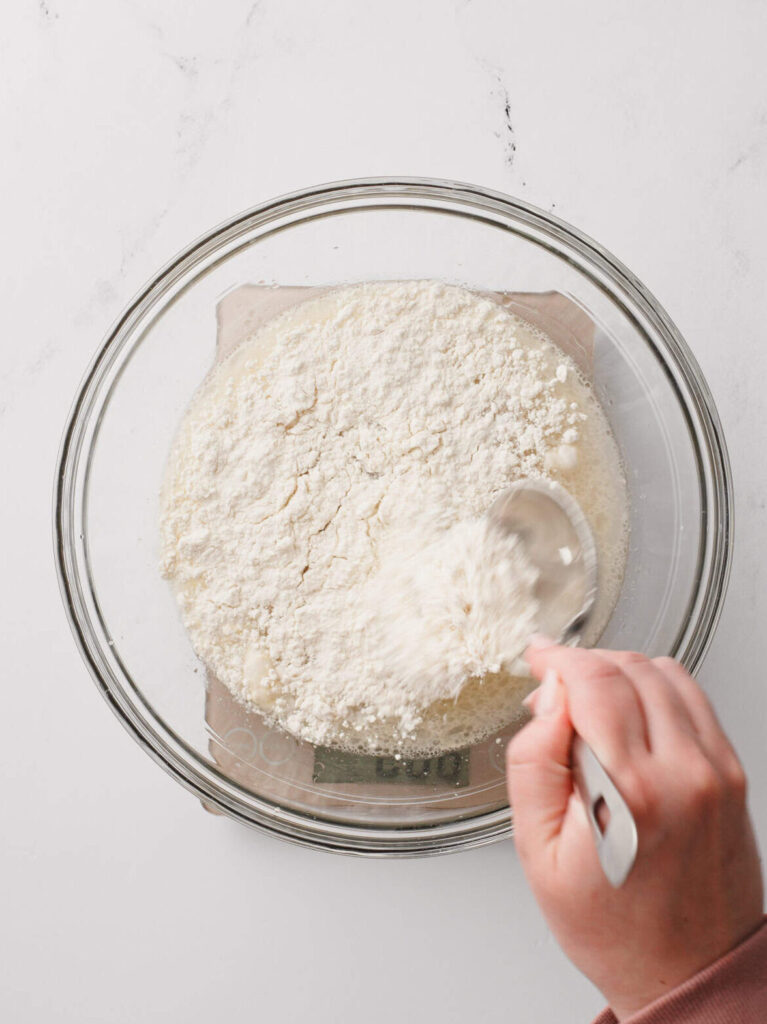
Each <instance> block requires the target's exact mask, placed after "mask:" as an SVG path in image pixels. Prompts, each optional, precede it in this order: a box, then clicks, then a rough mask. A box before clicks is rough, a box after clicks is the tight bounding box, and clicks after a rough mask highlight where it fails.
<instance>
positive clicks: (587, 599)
mask: <svg viewBox="0 0 767 1024" xmlns="http://www.w3.org/2000/svg"><path fill="white" fill-rule="evenodd" d="M488 517H489V519H490V521H491V522H492V523H493V524H494V525H496V526H497V527H499V528H500V529H502V530H504V531H505V532H507V533H514V534H516V535H517V536H518V537H519V538H520V539H521V540H522V543H523V544H524V546H525V550H526V553H527V555H528V557H529V558H530V560H531V562H532V563H533V565H534V566H535V567H536V568H537V569H538V571H539V573H540V576H539V578H538V582H537V584H536V597H537V598H538V600H539V601H540V606H541V610H540V613H539V617H538V623H539V629H540V632H541V633H545V634H546V635H548V636H551V637H555V638H556V639H557V640H558V642H559V643H561V644H574V643H577V641H578V639H579V637H580V634H581V633H582V631H583V628H584V626H585V625H586V623H587V622H588V619H589V616H590V615H591V612H592V609H593V607H594V599H595V597H596V592H597V559H596V549H595V547H594V538H593V537H592V534H591V529H590V528H589V524H588V522H587V521H586V517H585V516H584V514H583V512H582V511H581V507H580V505H579V504H578V502H577V501H576V500H575V498H573V496H572V495H571V494H569V493H568V492H567V491H566V490H565V489H564V487H561V486H560V485H559V484H555V483H552V482H550V481H547V480H531V479H528V480H520V481H518V482H517V483H515V484H513V485H512V486H511V487H510V488H509V489H508V490H506V491H504V492H503V494H501V495H500V497H498V498H497V499H496V501H495V502H494V503H493V505H492V506H491V508H490V511H489V512H488ZM572 760H573V773H574V778H575V785H576V788H577V790H578V793H579V795H580V797H581V800H582V801H583V804H584V806H585V808H586V813H587V815H588V819H589V822H590V824H591V830H592V832H593V834H594V841H595V843H596V847H597V854H598V855H599V860H600V863H601V865H602V869H603V870H604V873H605V875H606V876H607V880H608V881H609V882H610V884H611V885H612V886H614V887H615V888H618V887H619V886H621V885H623V883H624V882H625V880H626V878H627V877H628V875H629V872H630V871H631V868H632V867H633V865H634V861H635V859H636V854H637V846H638V836H637V828H636V822H635V821H634V817H633V815H632V814H631V811H630V810H629V808H628V806H627V804H626V801H625V800H624V799H623V797H622V796H621V794H620V792H619V791H618V789H617V787H616V785H615V783H614V782H613V781H612V779H611V778H610V776H609V775H608V773H607V772H606V771H605V768H604V766H603V765H602V764H601V763H600V761H599V759H598V757H597V756H596V754H595V753H594V751H593V750H592V749H591V747H590V746H589V745H588V743H586V741H585V740H583V739H582V738H581V737H580V736H578V735H576V736H575V739H574V740H573V750H572ZM602 806H604V807H605V808H606V810H607V813H608V814H609V818H608V820H607V823H606V824H605V825H604V827H603V826H602V825H600V822H599V812H600V810H601V809H602Z"/></svg>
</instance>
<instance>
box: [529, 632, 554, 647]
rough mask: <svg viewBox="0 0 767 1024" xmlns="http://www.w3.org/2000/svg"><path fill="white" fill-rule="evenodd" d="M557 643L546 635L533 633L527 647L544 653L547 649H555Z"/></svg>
mask: <svg viewBox="0 0 767 1024" xmlns="http://www.w3.org/2000/svg"><path fill="white" fill-rule="evenodd" d="M556 643H557V642H556V640H554V639H553V638H552V637H550V636H546V634H545V633H533V635H532V636H531V637H530V639H529V640H528V642H527V646H528V647H532V648H533V650H535V651H542V650H545V648H547V647H555V646H556Z"/></svg>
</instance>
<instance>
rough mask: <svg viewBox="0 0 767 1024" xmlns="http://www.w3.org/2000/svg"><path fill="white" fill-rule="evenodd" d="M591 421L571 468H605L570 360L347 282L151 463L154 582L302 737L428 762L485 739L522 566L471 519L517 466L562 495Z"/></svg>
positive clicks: (480, 301)
mask: <svg viewBox="0 0 767 1024" xmlns="http://www.w3.org/2000/svg"><path fill="white" fill-rule="evenodd" d="M594 421H598V423H597V424H596V425H597V430H596V433H594V429H593V424H594ZM589 423H591V430H592V435H593V436H592V442H591V443H590V444H589V445H587V448H588V456H589V462H590V464H593V463H594V458H595V457H597V456H599V445H600V444H601V446H602V449H603V450H604V452H607V455H606V456H604V454H603V457H602V463H603V464H604V467H605V472H606V473H607V474H608V475H609V474H610V473H611V472H612V473H613V475H614V474H615V473H616V467H618V465H619V464H618V461H617V453H615V451H614V445H613V446H612V448H610V450H609V452H608V451H607V448H608V447H609V445H612V439H611V438H609V435H608V433H607V431H606V427H605V426H604V423H603V420H602V419H601V413H600V412H599V409H598V406H597V404H596V402H595V400H594V398H593V395H592V393H591V392H590V390H589V389H588V387H587V386H586V385H585V384H584V383H583V382H582V380H580V378H579V377H578V375H577V371H576V370H575V368H574V365H573V364H572V363H571V362H570V361H569V360H568V359H567V358H566V357H565V356H563V354H562V353H561V352H559V350H557V349H555V347H554V346H553V345H552V344H551V343H550V342H548V341H547V340H546V339H544V338H543V337H542V336H541V335H539V334H536V333H535V332H533V331H532V329H531V328H529V326H528V325H525V324H523V323H522V322H521V321H519V320H517V319H516V318H515V317H513V316H511V315H510V314H509V313H508V312H506V311H505V310H503V309H502V308H501V307H500V306H498V305H497V304H496V303H494V302H493V301H491V300H489V299H485V298H482V297H480V296H478V295H476V294H474V293H471V292H468V291H465V290H463V289H459V288H456V287H452V286H448V285H444V284H440V283H437V282H396V283H386V284H362V285H355V286H350V287H345V288H339V289H337V290H334V291H331V292H329V293H327V294H326V295H324V296H322V297H321V298H317V299H315V300H310V301H308V302H305V303H303V304H302V305H300V306H298V307H296V308H295V309H292V310H289V311H288V312H287V313H284V314H282V315H281V316H278V317H276V318H275V319H273V320H271V321H270V322H269V323H267V324H266V325H265V326H264V327H262V328H261V329H260V330H259V331H258V332H257V333H256V334H255V335H253V336H252V337H251V338H250V339H248V340H247V341H246V342H245V343H244V344H243V345H241V346H240V347H239V348H238V349H237V350H236V351H235V352H234V353H233V354H232V355H231V356H230V357H229V358H228V359H226V360H225V361H224V362H223V363H222V364H221V365H220V366H219V367H218V368H217V369H216V370H215V371H214V372H213V373H212V374H211V376H210V377H209V378H208V379H207V380H206V381H205V383H204V384H203V385H202V386H201V388H200V389H199V391H198V392H197V394H196V395H195V397H194V399H193V401H192V403H191V405H190V406H189V409H188V410H187V412H186V414H185V416H184V419H183V421H182V423H181V426H180V429H179V434H178V437H177V439H176V443H175V445H174V448H173V451H172V453H171V456H170V459H169V465H168V471H167V477H166V483H165V488H164V493H163V498H162V539H163V563H162V569H163V572H164V574H165V575H166V576H167V577H168V578H169V579H171V580H172V581H173V584H174V587H175V591H176V595H177V598H178V602H179V605H180V608H181V612H182V615H183V619H184V623H185V625H186V627H187V629H188V631H189V634H190V637H191V640H192V643H193V645H194V648H195V650H196V652H197V653H198V655H199V656H200V657H201V658H202V659H203V660H204V661H205V663H206V664H207V665H208V667H209V668H210V669H211V670H212V671H213V672H215V673H216V674H217V675H218V677H219V678H220V679H221V680H222V682H224V683H225V684H226V685H227V686H228V687H229V688H230V689H231V690H232V692H233V693H234V694H236V695H237V696H239V697H240V698H242V699H243V700H245V701H247V702H250V703H252V704H254V705H255V706H256V707H257V708H258V709H260V710H261V711H263V712H264V713H265V714H267V715H268V716H269V717H270V718H272V719H273V720H275V721H277V722H278V723H280V724H282V725H283V726H284V727H286V728H287V729H288V730H289V731H291V732H293V733H294V734H295V735H297V736H300V737H302V738H305V739H308V740H310V741H312V742H317V743H325V744H334V745H342V746H349V747H355V748H361V749H369V750H384V749H392V748H397V747H399V748H400V749H405V748H406V747H408V745H409V746H410V747H418V748H420V749H426V748H435V747H440V746H442V747H446V746H449V745H451V744H452V743H455V742H463V741H465V740H466V739H467V738H469V737H472V736H475V735H477V734H479V733H481V732H485V733H486V732H487V731H489V729H490V728H492V727H497V726H498V725H499V724H502V721H503V717H502V716H503V715H504V714H507V712H508V708H507V704H508V702H507V701H506V702H504V701H499V693H502V692H503V691H504V688H505V689H506V690H509V688H510V685H511V684H510V680H509V675H508V669H509V664H510V662H511V660H512V659H513V658H514V657H515V656H516V655H517V654H518V653H519V650H520V647H521V646H522V645H523V644H524V641H525V638H526V637H527V636H529V634H530V633H531V632H532V631H534V628H535V614H536V611H537V608H536V605H535V601H534V600H533V597H532V591H533V586H534V582H535V573H534V572H533V570H532V569H531V567H530V566H529V564H528V563H527V562H526V560H525V558H524V555H523V553H522V552H521V551H520V550H519V548H517V547H516V546H515V544H514V542H513V541H510V540H509V539H508V538H506V539H504V538H501V537H499V536H498V535H497V534H496V533H492V532H491V533H488V532H487V530H486V528H485V526H484V522H483V520H482V518H481V517H483V516H484V514H485V512H486V511H487V509H488V508H489V506H490V505H491V503H492V501H493V498H494V497H495V496H496V495H497V494H498V493H499V492H500V491H501V490H503V489H504V488H506V487H507V486H508V485H509V483H511V482H512V481H513V480H515V479H518V478H519V477H522V476H548V477H551V478H552V479H554V478H556V479H560V480H561V481H562V482H563V483H565V486H568V487H569V488H570V489H571V490H573V492H574V493H575V494H576V497H579V495H578V486H577V483H578V481H577V470H578V467H579V466H582V463H583V460H582V458H581V453H580V451H579V449H580V447H581V444H580V438H581V434H582V432H583V431H584V430H587V431H588V429H589ZM608 464H609V465H608ZM586 468H587V469H588V467H586ZM591 468H592V469H593V465H592V466H591ZM617 474H618V477H620V471H619V469H617ZM583 481H584V482H585V483H586V484H588V486H589V487H591V486H593V483H594V479H593V472H592V473H591V475H589V472H587V473H586V475H584V477H583ZM614 486H616V485H614ZM581 501H582V504H584V505H585V502H584V501H583V498H581ZM593 501H594V499H593V496H592V501H591V504H592V506H593ZM585 511H586V513H587V515H588V514H589V508H588V507H586V508H585ZM608 518H609V517H608ZM597 519H598V517H597ZM613 520H615V516H613V517H612V520H611V521H610V522H609V523H608V526H609V527H610V530H612V534H611V535H610V537H612V538H613V541H614V540H615V538H618V537H623V532H622V525H621V527H620V529H618V530H617V532H616V530H615V523H614V521H613ZM592 526H594V527H595V532H597V533H598V534H600V535H601V534H605V530H607V527H604V528H601V529H600V523H599V522H598V521H597V522H592ZM610 530H607V533H609V532H610ZM605 535H606V534H605ZM610 537H608V541H609V540H610ZM597 541H598V547H599V543H600V536H598V537H597ZM608 546H609V545H608ZM603 548H604V545H603ZM607 553H608V555H611V556H613V560H615V557H616V553H617V554H618V557H620V553H619V552H617V548H616V546H615V543H613V545H612V549H611V550H609V551H608V552H607ZM467 702H468V704H467ZM453 709H454V710H453ZM499 715H500V716H501V717H500V719H499Z"/></svg>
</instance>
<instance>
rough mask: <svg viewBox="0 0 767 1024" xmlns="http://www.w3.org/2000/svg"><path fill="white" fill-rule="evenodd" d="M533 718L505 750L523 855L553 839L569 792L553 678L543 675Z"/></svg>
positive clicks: (562, 704)
mask: <svg viewBox="0 0 767 1024" xmlns="http://www.w3.org/2000/svg"><path fill="white" fill-rule="evenodd" d="M531 704H532V707H533V710H534V714H535V717H534V718H533V720H532V721H531V722H529V723H528V724H527V725H526V726H525V727H524V728H523V729H521V730H520V731H519V732H518V733H517V735H516V736H515V737H514V738H513V739H512V741H511V742H510V743H509V745H508V747H507V748H506V780H507V785H508V790H509V803H510V804H511V806H512V809H513V812H514V826H515V829H514V831H515V837H516V842H517V846H518V848H519V850H520V853H521V854H522V855H523V856H524V855H525V853H526V851H528V850H529V851H533V852H534V851H536V850H538V849H540V848H541V847H543V846H545V845H546V843H548V842H549V841H550V840H552V839H553V838H555V837H556V835H557V834H558V833H559V830H560V828H561V826H562V821H563V819H564V816H565V812H566V811H567V806H568V801H569V799H570V794H571V793H572V791H573V780H572V772H571V770H570V747H571V745H572V740H573V727H572V724H571V722H570V718H569V716H568V713H567V697H566V693H565V688H564V686H563V685H562V681H561V680H560V678H559V676H558V675H557V673H556V672H555V671H553V670H549V671H547V672H546V674H545V675H544V677H543V682H542V683H541V685H540V687H539V689H538V690H537V691H536V693H535V697H534V699H533V701H532V702H531Z"/></svg>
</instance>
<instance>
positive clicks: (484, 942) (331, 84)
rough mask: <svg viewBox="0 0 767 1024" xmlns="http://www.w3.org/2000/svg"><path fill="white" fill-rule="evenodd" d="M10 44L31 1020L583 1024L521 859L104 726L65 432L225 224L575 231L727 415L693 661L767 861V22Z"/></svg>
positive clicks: (586, 997)
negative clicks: (89, 654)
mask: <svg viewBox="0 0 767 1024" xmlns="http://www.w3.org/2000/svg"><path fill="white" fill-rule="evenodd" d="M3 22H4V32H3V35H2V40H0V76H2V82H3V87H4V88H3V92H2V96H3V100H2V104H1V105H0V118H2V121H1V124H0V127H1V128H2V138H3V149H4V158H3V160H2V164H1V166H0V186H1V187H2V195H3V198H4V204H3V206H4V218H3V236H4V238H5V254H6V255H5V258H4V261H3V273H2V276H1V278H0V293H1V295H2V309H3V311H4V330H3V337H2V364H1V365H0V379H1V381H2V387H1V390H0V416H1V417H2V431H1V432H0V451H1V455H0V458H1V459H2V463H1V464H2V466H3V474H4V477H5V479H6V486H5V498H4V500H3V504H2V511H1V513H0V514H1V515H2V523H3V528H4V531H5V536H6V542H5V544H4V545H3V572H2V586H1V587H0V600H2V618H1V620H0V621H2V630H3V645H4V650H5V672H4V680H5V685H4V699H3V720H4V728H3V730H2V731H3V743H2V752H1V753H0V761H1V763H2V790H3V817H4V838H3V842H2V843H1V844H0V905H1V906H2V911H0V941H1V944H2V947H3V952H2V955H1V956H0V1004H1V1005H3V1007H4V1009H5V1013H6V1018H5V1019H7V1020H9V1021H11V1020H12V1021H13V1022H14V1024H27V1022H35V1024H38V1022H40V1024H42V1022H48V1021H56V1022H59V1024H68V1022H71V1024H82V1022H83V1021H91V1020H93V1021H99V1022H100V1024H117V1022H120V1024H123V1022H135V1021H142V1022H144V1021H158V1022H159V1021H163V1022H166V1021H182V1020H183V1021H186V1022H195V1024H196V1022H200V1024H202V1022H207V1021H213V1020H221V1021H228V1020H237V1019H243V1018H244V1017H247V1019H256V1018H258V1019H263V1020H270V1021H279V1022H292V1021H299V1020H300V1021H322V1022H324V1021H327V1022H336V1021H343V1020H347V1021H357V1020H365V1021H367V1022H368V1024H379V1022H381V1024H382V1022H384V1021H386V1022H389V1021H392V1020H405V1021H415V1020H426V1021H444V1022H449V1021H456V1022H458V1021H466V1020H476V1021H482V1022H484V1024H490V1022H494V1021H498V1022H501V1021H504V1022H505V1021H510V1020H512V1021H513V1020H518V1021H524V1022H537V1021H562V1022H565V1021H567V1022H578V1021H584V1022H587V1021H588V1020H590V1017H591V1016H592V1015H593V1014H594V1013H595V1012H596V1010H597V1009H598V1007H599V1006H600V997H599V995H598V993H596V992H595V991H594V989H592V988H591V986H590V985H589V983H588V982H587V981H585V980H584V979H583V978H581V977H580V976H579V975H578V974H577V972H576V971H575V970H574V968H572V967H571V966H570V965H569V964H568V962H567V961H566V960H565V958H564V956H563V955H562V954H561V953H560V952H559V951H558V949H557V947H556V946H555V944H554V943H553V941H552V939H551V938H550V937H549V936H548V933H547V931H546V928H545V926H544V923H543V921H542V918H541V916H540V914H539V912H538V910H537V908H536V907H535V905H534V903H533V901H532V898H531V896H530V894H529V892H528V890H527V888H526V886H525V882H524V879H523V877H522V874H521V871H520V868H519V864H518V862H517V859H516V857H515V853H514V848H513V846H512V844H511V843H504V844H500V845H496V846H493V847H490V848H486V849H483V850H479V851H476V852H472V853H468V854H461V855H458V856H452V857H446V858H438V859H432V860H420V861H404V862H386V861H384V862H367V861H360V860H350V859H345V858H340V857H335V856H330V855H325V854H319V853H314V852H311V851H307V850H303V849H296V848H293V847H290V846H288V845H285V844H282V843H278V842H277V841H275V840H272V839H268V838H265V837H263V836H261V835H259V834H256V833H253V832H250V831H247V830H246V829H244V828H242V827H240V826H238V825H236V824H234V823H233V822H230V821H227V820H223V819H221V820H219V819H214V818H211V817H209V816H208V815H206V814H204V813H203V812H202V810H201V809H200V806H199V804H198V803H197V802H196V801H195V800H194V799H193V798H192V797H190V796H189V795H188V794H187V793H186V792H184V791H183V790H182V789H181V788H180V787H179V786H177V785H175V784H174V783H173V782H171V780H170V779H169V778H167V777H166V776H165V775H164V774H163V773H162V772H161V771H160V769H159V768H157V767H156V765H154V764H153V763H152V762H151V760H150V759H149V758H148V757H146V755H145V754H144V753H142V752H141V750H140V749H139V748H138V746H136V744H135V743H133V741H132V740H131V739H130V738H129V736H128V735H127V734H126V733H125V732H124V731H123V730H122V729H121V728H120V726H119V724H118V723H117V721H116V720H115V719H114V718H113V717H112V716H111V715H110V713H109V711H108V710H107V708H106V706H105V705H104V703H103V701H101V699H100V698H99V696H98V694H97V692H96V690H95V688H94V686H93V684H92V682H91V681H90V679H89V677H88V675H87V673H86V671H85V669H84V667H83V665H82V664H81V662H80V659H79V656H78V654H77V653H76V650H75V647H74V644H73V642H72V639H71V637H70V635H69V630H68V627H67V625H66V623H65V620H64V615H63V612H62V608H61V602H60V600H59V595H58V591H57V586H56V580H55V576H54V569H53V559H52V550H51V509H50V506H51V489H52V478H53V469H54V461H55V457H56V452H57V448H58V443H59V437H60V433H61V430H62V426H63V423H64V419H65V416H66V413H67V410H68V407H69V403H70V400H71V398H72V396H73V393H74V391H75V388H76V387H77V384H78V382H79V380H80V377H81V374H82V373H83V370H84V368H85V366H86V364H87V362H88V360H89V359H90V357H91V354H92V353H93V351H94V349H95V348H96V346H97V345H98V344H99V342H100V339H101V337H102V335H103V333H104V332H105V330H106V328H107V327H108V326H109V324H110V323H111V322H112V320H113V319H114V318H115V317H116V315H117V314H118V312H119V311H120V309H121V307H122V306H123V304H124V303H125V302H126V300H127V299H128V298H129V297H130V296H131V295H132V294H133V293H134V292H135V291H136V290H137V289H138V287H139V286H140V285H141V284H142V283H143V282H144V281H145V279H146V278H147V277H148V276H149V275H150V274H151V273H152V272H153V271H154V270H155V269H156V268H157V267H158V266H159V265H160V264H162V263H163V262H164V261H165V260H166V259H167V258H168V257H169V256H171V255H172V254H174V253H175V252H176V251H177V250H178V249H180V248H181V247H182V246H183V245H184V244H186V243H187V242H188V241H189V240H191V239H192V238H194V237H195V236H197V235H198V234H200V233H201V232H202V231H203V230H205V229H207V228H209V227H211V226H213V225H215V224H216V223H218V222H219V221H221V220H222V219H224V218H225V217H226V216H228V215H229V214H232V213H234V212H237V211H239V210H241V209H244V208H246V207H249V206H252V205H254V204H255V203H257V202H259V201H261V200H264V199H267V198H269V197H271V196H274V195H278V194H280V193H283V192H286V191H289V190H291V189H294V188H298V187H301V186H304V185H310V184H314V183H318V182H322V181H328V180H333V179H339V178H349V177H353V176H358V175H376V174H406V175H431V176H437V177H449V178H456V179H460V180H465V181H473V182H477V183H479V184H483V185H486V186H489V187H491V188H496V189H499V190H502V191H506V192H509V193H512V194H515V195H518V196H520V197H522V198H524V199H526V200H529V201H530V202H532V203H535V204H536V205H538V206H540V207H542V208H544V209H547V210H554V211H555V212H556V213H557V214H558V215H560V216H561V217H563V218H565V219H566V220H568V221H571V222H572V223H573V224H575V225H576V226H578V227H580V228H581V229H583V230H585V231H586V232H588V233H589V234H591V235H592V236H594V237H595V238H597V239H599V240H600V241H601V242H602V243H603V244H604V245H605V246H607V247H608V248H609V249H610V250H612V251H613V252H614V253H615V254H616V255H618V256H619V257H620V258H621V259H623V260H624V261H625V262H626V263H627V264H628V265H629V266H630V267H631V268H632V269H633V270H634V271H635V272H636V273H637V274H638V275H639V277H640V278H642V279H643V280H644V281H645V283H646V284H647V285H648V286H649V287H650V289H651V290H653V291H654V292H655V293H656V294H657V295H658V297H659V298H660V300H661V301H662V302H663V303H664V305H665V306H666V307H667V309H668V310H669V311H670V313H671V315H672V316H673V318H674V319H675V320H676V322H677V323H678V325H679V327H680V328H681V330H682V332H683V333H684V334H685V336H686V337H687V339H688V341H689V343H690V345H691V346H692V348H693V350H694V352H695V354H696V356H697V358H698V360H699V361H700V363H701V365H702V367H703V370H704V372H705V374H706V375H707V377H708V380H709V382H710V385H711V387H712V390H713V393H714V396H715V398H716V401H717V403H718V406H719V409H720V412H721V415H722V419H723V421H724V426H725V430H726V434H727V437H728V440H729V445H730V451H731V455H732V461H733V469H734V476H735V482H736V488H737V509H736V531H737V533H736V536H737V548H736V555H735V565H734V571H733V576H732V584H731V589H730V594H729V598H728V601H727V605H726V609H725V613H724V616H723V619H722V623H721V626H720V628H719V631H718V634H717V637H716V640H715V643H714V645H713V647H712V650H711V653H710V655H709V657H708V660H707V662H706V665H705V668H704V670H703V673H702V680H703V682H704V683H705V685H706V687H707V689H708V691H709V692H710V694H711V695H712V697H713V699H714V701H715V703H716V705H717V707H718V709H719V711H720V714H721V716H722V718H723V720H724V722H725V724H726V726H727V728H728V729H729V731H730V733H731V735H732V736H733V738H734V740H735V742H736V745H737V746H738V748H739V750H740V751H741V754H742V756H743V759H744V762H745V764H746V767H747V769H748V771H749V773H750V776H751V779H752V793H753V796H752V802H753V805H754V812H755V816H756V819H757V825H758V830H759V833H760V836H761V842H762V846H763V847H764V848H767V762H766V761H765V758H764V747H765V735H766V733H767V673H766V672H765V662H766V661H767V629H765V625H764V623H765V620H767V580H765V572H764V561H765V559H764V536H765V497H766V496H767V464H766V463H765V456H764V445H765V426H764V425H765V422H767V401H766V399H765V393H766V391H767V389H766V388H765V383H764V381H765V378H766V377H767V346H765V341H764V322H765V302H764V294H765V293H764V282H765V280H767V246H766V245H765V235H766V234H767V204H766V203H765V185H767V63H766V62H765V60H764V44H765V38H766V35H767V7H765V5H764V4H763V3H759V2H753V0H727V2H724V0H716V2H709V3H705V4H701V3H697V2H693V0H680V2H678V3H675V4H669V3H667V2H661V0H646V2H645V3H642V4H632V5H629V4H624V3H616V2H615V0H598V2H592V3H590V4H588V5H579V4H568V3H565V2H563V0H562V2H559V3H556V2H551V0H548V2H547V0H539V2H513V0H454V2H452V3H450V2H442V0H418V2H415V3H414V2H413V0H390V2H389V3H387V4H380V3H375V4H374V3H368V2H364V0H358V2H352V0H325V2H324V3H322V4H313V3H309V2H308V0H304V2H303V3H302V2H295V0H293V2H291V0H287V2H281V0H280V2H278V0H255V2H253V0H225V2H222V3H219V4H215V5H214V4H202V3H191V4H190V3H181V2H180V0H166V2H165V3H163V4H158V3H156V2H154V0H102V2H100V3H96V2H93V0H91V2H88V0H39V2H32V0H28V2H26V3H23V2H21V0H16V2H14V3H11V4H10V5H6V9H5V10H4V14H3Z"/></svg>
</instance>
